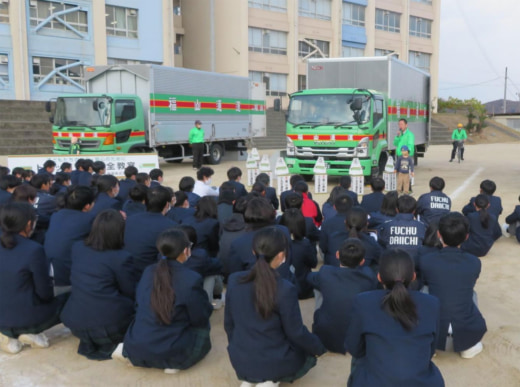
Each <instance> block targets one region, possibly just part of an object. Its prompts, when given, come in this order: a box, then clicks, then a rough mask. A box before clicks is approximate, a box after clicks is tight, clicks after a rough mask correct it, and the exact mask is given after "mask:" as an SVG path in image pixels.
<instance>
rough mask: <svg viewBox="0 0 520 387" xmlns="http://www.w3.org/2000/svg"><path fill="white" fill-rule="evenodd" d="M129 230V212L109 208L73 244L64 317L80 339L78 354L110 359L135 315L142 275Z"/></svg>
mask: <svg viewBox="0 0 520 387" xmlns="http://www.w3.org/2000/svg"><path fill="white" fill-rule="evenodd" d="M124 231H125V220H124V219H123V216H122V215H121V214H120V213H119V212H118V211H116V210H112V209H108V210H103V211H101V212H100V213H99V214H98V215H97V216H96V219H95V220H94V223H93V225H92V230H91V232H90V234H89V236H88V237H87V238H86V239H85V241H79V242H76V243H75V244H74V246H73V247H72V268H71V276H70V282H71V285H72V291H71V295H70V297H69V299H68V301H67V303H66V304H65V307H64V308H63V311H62V312H61V315H60V317H61V321H62V322H63V324H65V326H67V327H68V328H69V329H70V330H71V331H72V334H73V335H74V336H76V337H77V338H78V339H79V340H80V341H79V347H78V353H79V354H80V355H83V356H86V357H87V358H89V359H92V360H106V359H110V356H111V354H112V352H114V349H115V348H116V346H117V345H118V344H119V343H120V342H121V341H123V338H124V336H125V333H126V330H127V328H128V325H130V322H131V321H132V319H133V316H134V302H135V287H136V285H137V280H138V277H137V273H136V271H135V268H134V265H133V263H132V257H131V255H130V253H129V252H127V251H125V250H123V241H124Z"/></svg>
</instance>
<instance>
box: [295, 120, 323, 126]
mask: <svg viewBox="0 0 520 387" xmlns="http://www.w3.org/2000/svg"><path fill="white" fill-rule="evenodd" d="M318 123H319V122H318V121H304V122H298V123H297V124H294V127H295V128H297V127H298V126H302V125H312V124H318Z"/></svg>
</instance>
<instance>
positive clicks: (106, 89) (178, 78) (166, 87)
mask: <svg viewBox="0 0 520 387" xmlns="http://www.w3.org/2000/svg"><path fill="white" fill-rule="evenodd" d="M85 74H86V86H87V93H86V94H75V95H65V96H62V97H59V98H57V99H56V102H55V104H51V103H50V102H49V103H48V104H47V111H49V112H50V113H51V121H52V122H53V128H52V133H53V144H54V153H56V154H66V153H68V152H69V149H70V143H71V138H72V137H76V138H78V140H79V144H80V151H81V154H86V155H88V154H90V155H94V154H114V153H140V152H153V151H156V152H157V153H158V154H159V156H161V157H163V158H164V160H165V161H168V162H180V161H182V160H183V159H184V158H188V157H191V156H192V153H191V148H190V147H189V144H188V136H189V131H190V129H191V128H192V127H193V126H194V121H195V120H201V121H202V123H203V126H202V127H203V129H204V132H205V136H204V140H205V157H206V159H207V160H206V161H207V162H209V163H210V164H218V163H219V162H220V160H221V158H222V156H223V155H224V152H225V151H226V150H231V149H246V146H247V144H246V142H247V141H249V140H250V139H251V138H253V137H262V136H265V88H264V86H263V85H262V84H258V83H254V82H250V81H249V79H248V78H246V77H238V76H233V75H227V74H218V73H210V72H204V71H196V70H190V69H183V68H173V67H165V66H158V65H112V66H92V67H86V69H85Z"/></svg>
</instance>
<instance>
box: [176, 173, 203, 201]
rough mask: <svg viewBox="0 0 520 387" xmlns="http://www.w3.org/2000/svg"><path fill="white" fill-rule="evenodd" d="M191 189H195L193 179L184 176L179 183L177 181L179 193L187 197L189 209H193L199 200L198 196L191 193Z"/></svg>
mask: <svg viewBox="0 0 520 387" xmlns="http://www.w3.org/2000/svg"><path fill="white" fill-rule="evenodd" d="M193 188H195V179H194V178H193V177H191V176H184V177H183V178H182V179H181V181H179V191H183V192H184V193H185V194H186V195H187V196H188V202H189V203H190V207H191V208H195V207H196V206H197V203H198V201H199V199H200V196H199V195H197V194H196V193H193Z"/></svg>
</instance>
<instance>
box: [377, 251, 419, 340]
mask: <svg viewBox="0 0 520 387" xmlns="http://www.w3.org/2000/svg"><path fill="white" fill-rule="evenodd" d="M379 276H380V279H381V282H382V283H383V285H384V287H385V288H386V289H388V290H389V292H388V293H387V294H386V295H385V296H384V297H383V301H382V303H381V307H382V308H383V310H384V311H385V312H386V313H388V314H389V315H390V316H391V317H393V318H394V319H395V320H397V321H398V322H399V323H400V324H401V326H402V327H403V328H404V329H405V330H407V331H411V330H412V329H413V328H414V327H415V326H416V325H417V320H418V316H417V307H416V305H415V303H414V301H413V299H412V297H411V296H410V293H409V291H408V287H409V286H410V283H411V282H412V281H413V279H414V263H413V260H412V258H411V257H410V255H409V254H408V253H407V252H405V251H404V250H399V249H392V250H388V251H386V252H385V253H383V255H382V257H381V260H380V266H379Z"/></svg>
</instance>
